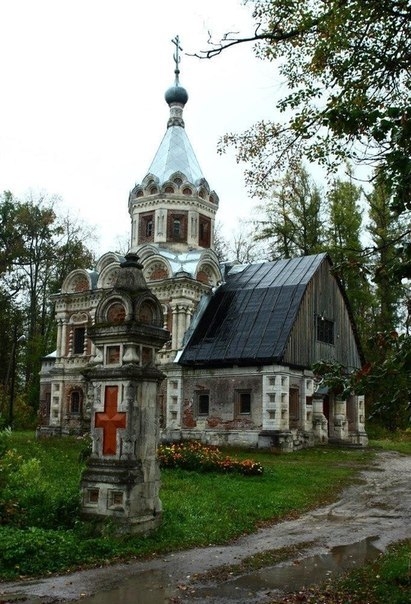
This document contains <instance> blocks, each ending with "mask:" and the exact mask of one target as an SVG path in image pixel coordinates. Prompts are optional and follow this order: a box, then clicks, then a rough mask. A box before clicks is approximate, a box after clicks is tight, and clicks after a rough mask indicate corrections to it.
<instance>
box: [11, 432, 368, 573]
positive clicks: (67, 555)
mask: <svg viewBox="0 0 411 604" xmlns="http://www.w3.org/2000/svg"><path fill="white" fill-rule="evenodd" d="M10 445H11V446H12V447H13V448H14V449H15V454H14V455H15V456H16V459H20V461H19V462H18V464H16V467H17V466H18V468H19V469H18V470H17V471H15V472H14V474H13V472H11V475H10V480H9V482H10V484H9V485H8V486H6V487H4V488H3V493H1V487H0V496H2V495H4V493H6V494H8V501H9V508H7V509H6V511H5V515H4V516H3V518H4V520H3V521H4V524H3V525H0V579H1V578H3V579H10V578H14V577H16V576H22V575H23V576H30V575H40V574H44V573H47V572H62V571H64V570H66V569H72V568H78V567H82V566H90V565H95V564H101V562H102V561H103V562H112V561H115V560H119V559H124V558H130V557H145V556H149V555H155V554H160V553H163V552H169V551H172V550H177V549H184V548H189V547H193V546H206V545H209V544H223V543H227V542H229V541H230V540H232V539H234V538H236V537H238V536H240V535H242V534H244V533H250V532H252V531H254V530H255V529H256V528H257V527H259V526H262V525H264V524H267V523H273V522H276V521H278V520H280V519H282V518H286V517H291V516H296V515H298V514H300V513H302V512H304V511H306V510H307V509H309V508H312V507H314V506H317V505H321V504H324V503H325V502H326V501H330V500H332V499H333V498H335V497H336V496H337V494H338V492H339V491H340V490H341V488H342V487H343V486H344V485H345V484H347V482H348V481H349V480H350V479H351V478H352V477H353V475H354V474H355V472H356V470H357V469H358V468H360V467H363V466H364V464H365V463H367V461H368V460H369V459H370V458H372V456H373V453H372V452H371V451H369V450H341V449H332V448H325V447H322V448H319V449H309V450H305V451H301V452H298V453H295V454H290V455H281V456H279V455H273V454H271V453H269V452H252V453H250V452H246V451H232V450H230V451H229V454H230V455H231V456H233V457H236V458H238V459H245V458H250V457H251V458H252V459H254V460H255V461H259V462H260V463H261V464H262V465H263V466H264V473H263V475H261V476H243V475H241V474H221V473H197V472H194V471H184V470H179V469H175V470H171V469H169V470H164V471H163V472H162V490H161V499H162V502H163V508H164V514H163V522H162V524H161V527H160V528H159V529H158V530H156V531H155V532H154V533H152V534H151V535H149V536H146V537H141V536H140V537H129V538H123V539H116V538H114V537H113V536H111V535H110V530H109V525H108V528H107V530H106V532H105V534H104V535H103V536H99V537H96V535H94V534H93V531H92V525H90V524H88V523H84V522H80V521H79V520H78V512H79V501H80V497H79V481H80V475H81V470H82V467H83V466H82V464H81V463H80V462H79V459H80V457H81V451H82V450H83V448H84V443H83V442H82V441H81V440H78V439H74V438H64V439H47V440H41V441H36V440H35V439H34V436H33V435H32V434H28V433H13V435H12V437H11V442H10ZM33 460H34V461H33ZM0 484H1V483H0ZM10 485H11V486H10ZM13 496H14V500H13ZM10 501H11V503H10ZM13 505H14V507H13ZM7 514H9V516H7Z"/></svg>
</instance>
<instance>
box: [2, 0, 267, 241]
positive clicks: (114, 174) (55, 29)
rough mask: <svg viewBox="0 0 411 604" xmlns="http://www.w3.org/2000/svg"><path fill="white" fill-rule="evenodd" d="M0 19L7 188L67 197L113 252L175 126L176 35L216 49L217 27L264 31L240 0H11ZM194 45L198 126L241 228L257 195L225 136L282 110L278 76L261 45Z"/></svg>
mask: <svg viewBox="0 0 411 604" xmlns="http://www.w3.org/2000/svg"><path fill="white" fill-rule="evenodd" d="M0 23H1V30H2V31H1V36H0V56H1V59H0V82H1V89H2V90H1V93H0V191H3V190H11V191H12V192H13V193H14V194H15V195H16V196H18V197H23V196H24V195H25V193H26V192H27V191H28V190H29V189H33V190H34V191H46V192H47V193H48V194H49V195H54V194H57V195H60V196H61V197H62V198H63V201H64V203H65V205H66V206H68V207H69V208H70V211H71V212H72V213H73V214H74V216H80V217H81V218H82V219H84V221H86V222H87V223H91V224H94V225H96V227H97V228H96V232H97V233H98V234H99V235H100V239H101V244H100V246H99V251H101V252H102V251H107V250H109V249H113V248H115V246H116V241H117V239H118V237H124V236H125V235H127V236H128V234H129V217H128V213H127V201H128V193H129V191H130V189H131V188H132V187H133V186H134V184H135V183H136V182H141V180H142V179H143V178H144V176H145V175H146V173H147V170H148V168H149V166H150V163H151V160H152V159H153V157H154V154H155V152H156V150H157V147H158V145H159V144H160V141H161V139H162V137H163V135H164V132H165V129H166V124H167V119H168V115H169V109H168V106H167V104H166V103H165V100H164V92H165V91H166V89H167V88H168V87H169V86H170V85H172V84H173V81H174V62H173V50H174V47H173V45H172V44H171V39H172V38H174V37H175V36H176V35H177V34H178V35H179V36H180V40H181V45H182V47H183V51H184V53H186V52H188V53H190V52H195V51H198V50H200V49H203V48H206V46H207V38H208V35H207V32H208V31H209V30H210V31H211V32H213V35H214V37H215V38H218V37H219V36H220V35H221V34H223V33H224V32H226V31H239V32H242V33H250V32H252V31H253V21H252V19H251V11H250V8H249V7H244V6H242V4H241V2H240V0H148V1H145V0H115V1H114V0H69V1H68V0H1V2H0ZM184 53H183V55H182V60H181V64H180V69H181V74H180V82H181V84H182V85H183V86H184V87H185V88H186V89H187V91H188V94H189V101H188V103H187V105H186V108H185V111H184V119H185V125H186V131H187V134H188V136H189V138H190V140H191V143H192V145H193V147H194V150H195V153H196V155H197V159H198V161H199V163H200V166H201V168H202V170H203V173H204V175H205V177H206V178H207V180H208V182H209V184H210V186H211V188H212V189H214V190H215V191H216V192H217V194H218V195H219V197H220V210H219V214H218V215H219V217H220V220H221V221H222V222H224V223H225V224H226V225H227V228H230V225H231V224H233V225H234V223H235V217H236V216H242V217H244V216H248V215H249V214H250V211H251V209H252V207H253V205H254V204H255V202H253V201H250V199H249V196H248V194H247V192H246V190H245V187H244V181H243V168H242V167H241V166H238V165H237V164H236V162H235V157H234V153H233V152H230V153H228V154H227V155H225V156H223V157H221V156H218V155H217V151H216V146H217V141H218V138H219V136H221V135H223V134H224V133H225V132H227V131H241V130H243V129H245V128H247V127H248V126H249V125H251V123H253V122H254V121H256V120H257V119H259V118H262V117H270V116H271V117H273V115H274V113H273V112H274V101H273V99H274V97H275V94H276V92H277V91H278V88H279V83H278V82H277V81H276V75H277V74H276V72H275V70H274V68H273V66H272V65H269V64H268V63H266V62H262V61H259V60H257V59H256V58H255V57H254V55H253V52H252V48H251V46H250V45H243V46H239V47H237V48H235V49H232V50H230V51H227V52H226V53H223V55H221V56H219V57H217V58H215V59H213V60H212V61H206V60H203V61H200V60H199V59H196V58H194V57H189V56H186V55H185V54H184Z"/></svg>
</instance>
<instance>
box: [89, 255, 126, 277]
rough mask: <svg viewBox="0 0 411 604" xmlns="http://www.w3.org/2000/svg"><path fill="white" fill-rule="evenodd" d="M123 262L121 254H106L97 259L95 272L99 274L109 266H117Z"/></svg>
mask: <svg viewBox="0 0 411 604" xmlns="http://www.w3.org/2000/svg"><path fill="white" fill-rule="evenodd" d="M124 260H125V258H124V256H122V255H121V254H116V253H115V252H107V253H106V254H103V255H102V256H101V257H100V258H99V260H98V262H97V266H96V270H97V272H98V273H99V274H101V273H102V272H103V271H104V269H106V268H107V267H108V266H110V265H111V264H116V265H119V264H120V263H121V262H124Z"/></svg>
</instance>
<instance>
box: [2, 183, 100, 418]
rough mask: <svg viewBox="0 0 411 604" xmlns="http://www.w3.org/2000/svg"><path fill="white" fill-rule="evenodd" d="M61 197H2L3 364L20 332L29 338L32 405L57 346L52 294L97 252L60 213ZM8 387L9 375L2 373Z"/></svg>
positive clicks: (27, 368) (88, 264)
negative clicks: (47, 360) (43, 368)
mask: <svg viewBox="0 0 411 604" xmlns="http://www.w3.org/2000/svg"><path fill="white" fill-rule="evenodd" d="M56 206H57V199H55V198H49V197H48V196H46V195H40V196H39V197H37V199H34V198H33V196H29V197H28V199H26V200H25V201H19V200H17V199H15V198H13V196H12V195H11V194H10V193H5V194H4V195H3V197H2V198H0V217H1V222H0V261H1V265H0V266H1V270H2V274H1V284H0V294H1V299H0V304H1V305H2V306H3V319H4V320H0V330H1V331H0V337H1V338H2V341H3V342H8V343H9V344H8V347H7V353H6V355H5V356H6V357H7V358H6V359H5V363H6V366H7V367H8V366H9V365H10V354H11V353H10V351H11V350H12V343H13V341H15V338H16V334H17V335H19V332H20V333H24V334H25V336H26V344H25V358H24V373H23V374H21V373H20V371H18V372H17V377H20V375H24V386H25V390H26V392H27V396H28V401H29V403H30V405H31V406H32V407H33V408H36V406H37V403H38V385H39V377H38V373H39V369H40V362H41V358H42V357H43V356H44V355H45V354H46V353H47V352H49V351H50V348H51V347H52V346H53V344H54V340H55V333H54V317H53V309H52V305H51V302H50V295H51V294H52V293H55V292H57V291H58V289H59V288H60V287H61V283H62V280H63V278H64V277H65V276H66V274H67V273H68V272H70V271H71V270H73V269H74V268H78V267H79V266H82V267H87V268H88V267H91V266H92V265H93V264H94V261H93V254H92V252H91V251H90V250H88V248H87V247H86V245H85V244H84V241H85V240H86V241H90V238H89V237H88V232H87V231H86V230H85V229H84V228H82V227H81V225H78V224H76V223H75V221H73V220H70V218H69V217H68V216H65V217H59V216H58V215H57V213H56ZM3 380H4V381H3V388H4V389H7V387H8V384H7V383H6V382H7V376H6V375H5V376H4V377H3Z"/></svg>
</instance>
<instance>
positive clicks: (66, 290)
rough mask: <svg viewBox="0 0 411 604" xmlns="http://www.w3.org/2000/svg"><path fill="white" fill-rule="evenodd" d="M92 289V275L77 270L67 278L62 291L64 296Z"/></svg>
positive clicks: (82, 270)
mask: <svg viewBox="0 0 411 604" xmlns="http://www.w3.org/2000/svg"><path fill="white" fill-rule="evenodd" d="M91 289H92V283H91V279H90V274H89V273H88V272H87V271H86V270H84V269H76V270H74V271H72V272H71V273H69V274H68V275H67V277H66V278H65V280H64V282H63V285H62V288H61V291H62V293H63V294H74V293H81V292H86V291H89V290H91Z"/></svg>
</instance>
